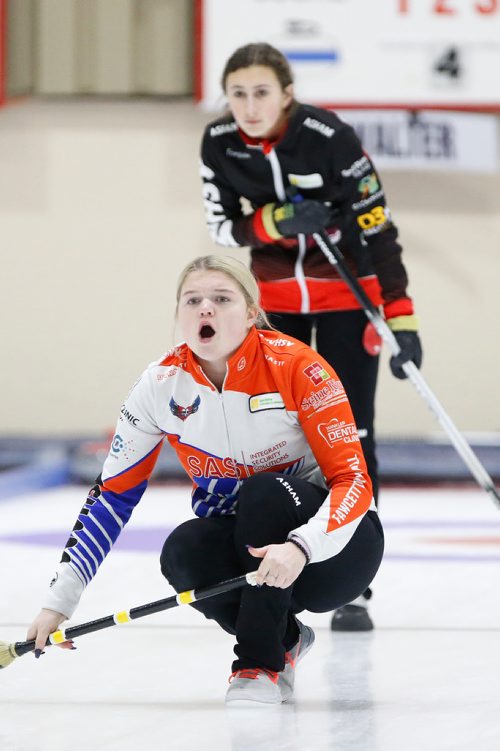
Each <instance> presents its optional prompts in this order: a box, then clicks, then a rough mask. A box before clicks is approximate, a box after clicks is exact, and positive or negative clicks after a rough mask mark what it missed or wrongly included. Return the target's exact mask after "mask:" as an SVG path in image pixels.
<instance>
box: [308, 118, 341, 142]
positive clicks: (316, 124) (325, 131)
mask: <svg viewBox="0 0 500 751" xmlns="http://www.w3.org/2000/svg"><path fill="white" fill-rule="evenodd" d="M304 125H305V127H306V128H311V130H316V131H317V132H318V133H321V135H322V136H325V138H331V137H332V136H333V134H334V133H335V128H331V127H330V126H329V125H325V123H322V122H320V121H319V120H316V119H315V118H314V117H306V119H305V120H304Z"/></svg>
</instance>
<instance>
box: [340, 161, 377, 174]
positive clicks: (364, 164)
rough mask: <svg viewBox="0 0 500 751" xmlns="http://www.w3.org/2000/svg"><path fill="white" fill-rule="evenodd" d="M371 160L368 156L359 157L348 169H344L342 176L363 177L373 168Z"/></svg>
mask: <svg viewBox="0 0 500 751" xmlns="http://www.w3.org/2000/svg"><path fill="white" fill-rule="evenodd" d="M371 168H372V167H371V164H370V160H369V159H368V157H366V156H362V157H361V159H357V160H356V161H355V162H353V163H352V164H351V166H350V167H348V168H347V169H343V170H342V177H363V175H366V173H367V172H369V171H370V170H371Z"/></svg>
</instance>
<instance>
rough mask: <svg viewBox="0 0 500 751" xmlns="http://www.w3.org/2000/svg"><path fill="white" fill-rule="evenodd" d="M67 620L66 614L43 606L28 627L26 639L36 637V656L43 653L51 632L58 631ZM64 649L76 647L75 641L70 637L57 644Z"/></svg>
mask: <svg viewBox="0 0 500 751" xmlns="http://www.w3.org/2000/svg"><path fill="white" fill-rule="evenodd" d="M65 620H66V616H65V615H63V614H62V613H58V612H57V611H56V610H48V608H42V610H41V611H40V612H39V614H38V615H37V617H36V618H35V620H34V621H33V623H32V624H31V626H30V627H29V629H28V633H27V634H26V640H27V641H30V640H31V639H35V657H40V655H41V654H43V649H44V647H45V645H46V643H47V638H48V636H49V634H52V633H53V632H54V631H57V629H58V628H59V626H60V624H61V623H62V622H63V621H65ZM57 646H58V647H62V648H63V649H76V647H74V646H73V641H72V640H71V639H70V640H68V641H64V642H62V643H61V644H58V645H57Z"/></svg>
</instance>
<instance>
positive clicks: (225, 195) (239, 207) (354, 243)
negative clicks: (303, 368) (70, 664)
mask: <svg viewBox="0 0 500 751" xmlns="http://www.w3.org/2000/svg"><path fill="white" fill-rule="evenodd" d="M201 161H202V164H201V178H202V181H203V197H204V204H205V212H206V221H207V226H208V229H209V232H210V234H211V236H212V238H213V239H214V241H215V242H216V243H218V244H220V245H224V246H226V247H239V246H250V248H251V259H252V271H253V273H254V274H255V276H256V277H257V280H258V282H259V287H260V292H261V301H262V305H263V307H264V309H265V310H267V311H273V312H294V313H309V312H317V311H333V310H351V309H356V308H359V304H358V303H357V301H356V300H355V298H354V296H353V295H352V293H351V292H350V290H349V289H348V288H347V286H346V284H345V283H344V282H343V281H342V280H341V279H340V278H339V276H338V274H337V272H336V271H335V268H334V267H333V266H332V265H331V264H330V263H329V262H328V260H327V259H326V258H325V256H324V255H323V253H322V251H321V249H320V248H319V247H318V246H317V245H316V244H315V243H314V241H313V240H312V238H310V237H306V236H304V235H298V236H297V237H293V238H282V239H279V240H276V239H273V236H272V235H270V234H269V232H268V225H267V226H266V221H265V213H264V212H263V211H262V208H263V207H264V206H265V205H266V204H269V203H273V202H278V203H279V202H283V201H286V200H287V192H288V191H289V190H290V188H292V189H294V190H295V191H298V192H299V193H300V194H301V195H302V196H303V197H304V198H311V199H315V200H319V201H324V202H330V203H331V205H332V225H331V226H330V227H329V228H328V232H329V234H330V237H331V238H332V240H333V241H335V242H338V244H339V247H340V249H341V250H342V252H343V254H344V256H345V258H346V261H347V263H348V264H349V266H350V267H351V270H352V271H353V272H354V273H355V274H356V275H357V276H358V278H359V280H360V282H361V284H362V286H363V287H364V289H365V291H366V292H367V293H368V295H369V297H370V299H371V300H372V301H373V302H374V303H375V304H376V305H379V304H380V303H383V304H384V309H385V315H386V317H387V318H391V317H394V316H397V315H411V314H412V313H413V306H412V302H411V299H410V298H409V297H408V296H407V292H406V289H407V284H408V279H407V275H406V271H405V268H404V266H403V263H402V261H401V246H400V245H399V243H398V240H397V237H398V232H397V228H396V226H395V225H394V223H393V222H392V219H391V214H390V211H389V208H388V207H387V205H386V200H385V195H384V190H383V187H382V184H381V181H380V177H379V175H378V173H377V170H376V169H375V167H374V165H373V163H372V162H371V160H370V158H369V156H368V155H367V154H366V153H365V152H364V151H363V149H362V146H361V143H360V141H359V139H358V137H357V136H356V134H355V132H354V130H353V128H352V127H351V126H349V125H348V124H347V123H345V122H343V121H342V120H341V119H340V118H339V117H338V116H337V115H336V114H335V113H333V112H330V111H327V110H323V109H320V108H318V107H313V106H309V105H303V104H299V103H297V102H295V103H294V104H293V105H292V109H291V113H290V117H289V119H288V122H287V125H286V128H285V130H284V131H283V132H282V133H281V134H280V136H279V138H278V139H277V140H275V141H274V142H271V141H265V140H263V141H257V140H255V139H251V138H249V137H248V136H246V134H245V133H243V131H241V130H240V129H239V128H238V126H237V124H236V122H235V120H234V118H233V117H232V115H226V116H224V117H221V118H219V119H217V120H215V121H213V122H211V123H210V124H209V125H208V126H207V127H206V129H205V132H204V135H203V140H202V147H201ZM242 199H243V201H242ZM334 216H335V217H336V218H335V219H333V217H334Z"/></svg>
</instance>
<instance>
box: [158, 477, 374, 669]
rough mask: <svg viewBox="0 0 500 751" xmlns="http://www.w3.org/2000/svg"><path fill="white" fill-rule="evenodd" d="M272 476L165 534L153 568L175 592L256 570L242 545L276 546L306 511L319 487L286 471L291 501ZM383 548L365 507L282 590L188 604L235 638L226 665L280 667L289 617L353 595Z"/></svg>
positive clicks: (290, 638)
mask: <svg viewBox="0 0 500 751" xmlns="http://www.w3.org/2000/svg"><path fill="white" fill-rule="evenodd" d="M277 477H279V475H277V474H276V473H272V472H262V473H260V474H257V475H253V476H252V477H250V478H249V479H248V480H245V481H244V483H243V485H242V488H241V491H240V496H239V500H238V507H237V513H236V515H234V516H228V517H217V518H215V517H214V518H210V517H207V518H201V519H191V520H190V521H187V522H184V523H183V524H181V525H179V526H178V527H177V528H176V529H175V530H174V531H173V532H172V534H171V535H170V536H169V537H168V538H167V540H166V541H165V544H164V546H163V550H162V553H161V570H162V573H163V575H164V576H165V577H166V578H167V579H168V581H169V582H170V584H171V585H172V586H173V587H174V589H175V590H176V591H177V592H183V591H185V590H189V589H194V588H196V587H203V586H208V585H210V584H215V583H217V582H219V581H223V580H224V579H230V578H232V577H234V576H239V575H241V574H242V573H247V572H249V571H254V570H256V569H257V568H258V567H259V564H260V559H258V558H254V557H253V556H251V555H250V553H249V552H248V550H247V546H248V545H252V546H253V547H262V546H264V545H268V544H271V543H276V544H278V543H283V542H285V541H286V538H287V535H288V533H289V532H290V531H291V530H292V529H296V528H297V527H299V526H301V525H302V524H305V523H306V522H307V521H308V519H310V518H311V517H312V516H314V514H315V513H316V512H317V510H318V509H319V507H320V506H321V504H322V502H323V500H324V498H325V497H326V493H327V491H325V490H324V489H322V488H319V487H317V486H316V485H313V484H311V483H309V482H307V481H306V480H301V479H298V478H293V477H289V476H287V477H286V479H287V482H288V483H289V485H290V486H291V487H292V488H293V490H294V491H295V493H297V494H298V496H299V500H300V505H299V506H297V505H296V503H295V500H294V498H293V496H292V494H291V493H290V491H289V490H288V489H287V488H286V487H285V486H284V485H282V484H281V483H280V482H278V480H277V479H276V478H277ZM383 548H384V537H383V532H382V527H381V524H380V521H379V519H378V515H377V514H376V513H375V512H368V514H366V516H364V517H363V519H362V520H361V522H360V524H359V526H358V528H357V530H356V532H355V533H354V535H353V537H352V538H351V540H350V541H349V543H348V544H347V545H346V547H345V548H344V549H343V550H342V551H341V552H340V553H338V554H337V555H335V556H334V557H333V558H328V559H327V560H325V561H321V562H319V563H312V564H309V565H308V566H306V567H305V568H304V570H303V571H302V573H301V574H300V576H299V577H298V579H297V580H296V581H295V582H294V584H293V585H292V586H290V587H288V588H287V589H278V588H276V587H268V586H266V585H264V586H262V587H251V586H245V587H244V588H243V589H240V590H235V591H233V592H228V593H227V594H222V595H218V596H216V597H212V598H209V599H206V600H202V601H200V602H199V603H195V604H193V607H194V608H196V609H197V610H199V611H201V612H202V613H203V614H204V615H205V617H206V618H209V619H213V620H215V621H217V623H218V624H219V625H220V626H221V627H222V628H223V629H224V630H225V631H227V632H228V633H230V634H235V635H236V639H237V644H236V646H235V650H234V651H235V653H236V655H237V659H236V660H235V662H234V663H233V670H239V669H241V668H247V667H261V668H267V669H269V670H276V671H280V670H282V669H283V667H284V658H285V651H286V650H287V649H289V648H290V647H291V646H292V645H293V644H294V643H295V642H296V640H297V637H298V628H297V624H296V622H295V619H294V617H293V614H294V613H299V612H300V611H301V610H305V609H307V610H311V611H313V612H317V613H323V612H328V611H330V610H334V609H335V608H338V607H340V606H341V605H344V604H345V603H348V602H351V601H352V600H353V599H355V598H356V597H358V596H359V595H360V594H361V593H362V592H364V591H365V589H366V588H367V587H368V585H369V584H370V582H371V580H372V579H373V577H374V576H375V573H376V572H377V569H378V567H379V565H380V561H381V559H382V554H383Z"/></svg>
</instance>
